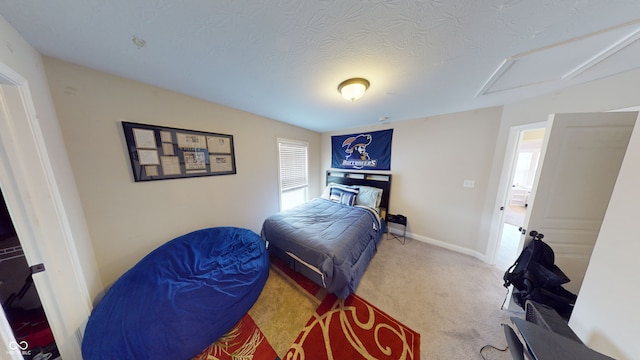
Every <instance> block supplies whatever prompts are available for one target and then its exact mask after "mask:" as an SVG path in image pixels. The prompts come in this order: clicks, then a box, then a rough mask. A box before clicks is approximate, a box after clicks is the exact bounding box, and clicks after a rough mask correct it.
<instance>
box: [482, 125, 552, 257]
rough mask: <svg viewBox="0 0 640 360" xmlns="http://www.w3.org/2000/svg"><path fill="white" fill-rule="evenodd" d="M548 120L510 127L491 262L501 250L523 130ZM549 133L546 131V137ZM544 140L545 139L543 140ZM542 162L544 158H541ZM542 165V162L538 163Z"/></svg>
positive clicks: (501, 177) (530, 128) (489, 247)
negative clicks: (506, 213)
mask: <svg viewBox="0 0 640 360" xmlns="http://www.w3.org/2000/svg"><path fill="white" fill-rule="evenodd" d="M547 124H548V121H543V122H535V123H529V124H523V125H514V126H511V128H510V129H509V137H508V139H507V148H506V150H505V155H504V161H503V163H502V171H501V172H500V174H501V175H500V183H499V185H498V193H497V194H498V195H497V196H496V202H495V207H494V211H493V218H492V219H493V220H492V226H491V231H490V233H489V243H488V251H487V254H490V255H489V263H490V264H492V265H495V263H496V257H497V256H498V251H499V250H500V242H501V241H502V229H503V224H504V214H505V211H504V210H501V208H503V209H506V207H507V206H508V205H509V204H508V202H509V192H510V188H511V182H512V179H513V176H514V173H515V168H516V162H517V160H518V159H517V154H518V145H519V143H520V136H521V134H522V132H523V131H527V130H533V129H540V128H546V127H547ZM546 136H547V134H546V133H545V137H546ZM543 141H544V140H543ZM540 162H542V158H541V159H540ZM538 166H539V167H540V166H541V163H539V165H538ZM522 246H523V244H522V241H521V242H520V245H519V246H518V252H519V251H521V250H522Z"/></svg>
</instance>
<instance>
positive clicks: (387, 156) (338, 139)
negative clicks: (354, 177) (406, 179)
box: [331, 129, 393, 170]
mask: <svg viewBox="0 0 640 360" xmlns="http://www.w3.org/2000/svg"><path fill="white" fill-rule="evenodd" d="M392 138H393V129H389V130H381V131H372V132H363V133H359V134H349V135H338V136H332V137H331V167H332V168H334V169H357V170H391V139H392Z"/></svg>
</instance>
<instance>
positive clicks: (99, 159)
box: [45, 58, 320, 286]
mask: <svg viewBox="0 0 640 360" xmlns="http://www.w3.org/2000/svg"><path fill="white" fill-rule="evenodd" d="M45 68H46V73H47V76H48V78H49V85H50V87H51V94H52V96H53V100H54V103H55V106H56V110H57V113H58V117H59V119H60V125H61V128H62V132H63V135H64V140H65V144H66V146H67V150H68V152H69V158H70V159H71V166H72V168H73V172H74V174H75V177H76V181H77V184H78V191H79V193H80V197H81V200H82V205H83V207H84V209H85V213H86V218H87V223H88V225H89V232H90V234H91V238H92V240H93V246H94V248H95V251H96V259H97V262H98V265H99V269H100V275H101V277H102V281H103V282H104V284H105V285H107V286H108V285H109V284H111V283H112V282H113V281H115V280H116V279H117V278H118V277H119V276H120V275H121V274H122V273H123V272H124V271H126V270H127V269H129V268H130V267H131V266H133V265H134V264H135V263H136V262H137V261H138V260H140V259H141V258H142V257H143V256H144V255H146V254H147V253H149V252H150V251H151V250H153V249H155V248H156V247H157V246H158V245H160V244H163V243H165V242H166V241H169V240H171V239H173V238H175V237H176V236H179V235H182V234H185V233H187V232H191V231H194V230H197V229H201V228H206V227H214V226H238V227H244V228H249V229H251V230H253V231H255V232H257V233H259V232H260V229H261V226H262V222H263V221H264V219H265V218H266V217H267V216H268V215H271V214H272V213H275V212H277V211H278V173H277V171H278V166H277V164H278V163H277V144H276V139H277V138H278V137H283V138H290V139H295V140H303V141H307V142H308V143H309V156H310V159H309V167H310V178H311V180H312V182H311V184H310V192H311V193H314V192H317V191H318V186H319V185H318V181H317V180H316V179H318V177H319V175H318V174H319V170H318V169H319V159H318V155H317V154H318V153H319V143H320V134H319V133H316V132H313V131H309V130H305V129H302V128H298V127H294V126H291V125H288V124H285V123H282V122H278V121H274V120H270V119H267V118H264V117H260V116H257V115H253V114H249V113H246V112H243V111H239V110H235V109H231V108H228V107H225V106H222V105H217V104H213V103H209V102H206V101H202V100H198V99H195V98H191V97H188V96H184V95H180V94H177V93H174V92H170V91H167V90H163V89H160V88H157V87H152V86H149V85H145V84H142V83H138V82H135V81H131V80H127V79H124V78H120V77H116V76H113V75H109V74H106V73H102V72H98V71H94V70H91V69H88V68H84V67H80V66H77V65H74V64H71V63H68V62H63V61H60V60H56V59H52V58H45ZM122 120H125V121H131V122H138V123H144V124H151V125H160V126H169V127H175V128H183V129H193V130H200V131H208V132H217V133H223V134H230V135H233V140H234V145H235V155H236V167H237V174H235V175H223V176H207V177H199V178H186V179H172V180H161V181H147V182H139V183H136V182H134V181H133V176H132V174H131V165H130V162H129V156H128V153H127V151H126V146H125V142H124V137H123V134H122V126H121V124H120V122H121V121H122Z"/></svg>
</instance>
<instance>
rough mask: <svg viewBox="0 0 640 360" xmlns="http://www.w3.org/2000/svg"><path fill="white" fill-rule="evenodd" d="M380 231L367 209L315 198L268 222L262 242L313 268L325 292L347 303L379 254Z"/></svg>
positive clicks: (272, 217) (266, 222)
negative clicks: (345, 299)
mask: <svg viewBox="0 0 640 360" xmlns="http://www.w3.org/2000/svg"><path fill="white" fill-rule="evenodd" d="M381 227H382V226H381V223H380V220H379V218H378V217H377V215H376V214H375V213H374V212H373V211H372V210H371V209H367V208H363V207H357V206H348V205H342V204H338V203H336V202H333V201H330V200H327V199H323V198H315V199H313V200H311V201H309V202H307V203H304V204H302V205H300V206H297V207H295V208H294V209H291V210H287V211H284V212H281V213H278V214H275V215H272V216H270V217H269V218H267V219H266V220H265V221H264V224H263V227H262V237H263V238H264V239H265V240H266V241H268V242H269V246H275V247H277V248H278V249H280V250H283V251H285V252H290V253H292V254H294V255H295V256H296V257H297V258H299V259H300V260H302V261H304V262H305V263H307V264H310V265H312V266H314V267H316V268H317V269H318V270H320V271H321V272H322V277H323V280H324V284H322V285H324V287H325V288H326V289H327V291H329V292H331V293H334V294H336V295H337V296H339V297H341V298H346V297H347V296H349V294H351V293H353V292H355V290H356V287H357V286H358V283H359V282H360V279H361V277H362V275H363V273H364V270H365V269H366V267H367V265H368V264H369V261H370V260H371V258H373V255H374V254H375V253H376V251H377V244H378V241H379V240H380V237H381V234H382V229H381Z"/></svg>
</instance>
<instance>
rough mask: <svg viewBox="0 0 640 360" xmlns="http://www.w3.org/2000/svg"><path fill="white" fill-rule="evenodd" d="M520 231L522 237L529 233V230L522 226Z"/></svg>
mask: <svg viewBox="0 0 640 360" xmlns="http://www.w3.org/2000/svg"><path fill="white" fill-rule="evenodd" d="M518 231H520V233H521V234H522V235H524V234H526V233H527V229H525V228H523V227H522V226H520V227H519V228H518Z"/></svg>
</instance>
